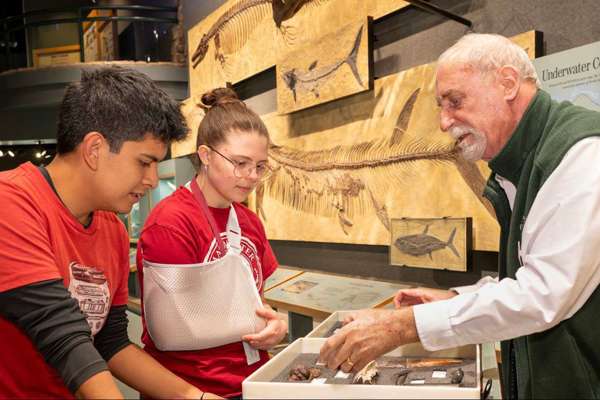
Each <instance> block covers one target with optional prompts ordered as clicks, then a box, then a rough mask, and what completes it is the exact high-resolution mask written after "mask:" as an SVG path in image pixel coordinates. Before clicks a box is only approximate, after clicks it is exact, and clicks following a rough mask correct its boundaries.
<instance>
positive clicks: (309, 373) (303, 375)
mask: <svg viewBox="0 0 600 400" xmlns="http://www.w3.org/2000/svg"><path fill="white" fill-rule="evenodd" d="M319 376H321V370H320V369H319V368H316V367H311V368H308V367H306V366H305V365H304V364H298V365H296V366H295V367H294V368H292V369H291V370H290V373H289V377H288V381H290V382H297V381H310V380H312V379H314V378H318V377H319Z"/></svg>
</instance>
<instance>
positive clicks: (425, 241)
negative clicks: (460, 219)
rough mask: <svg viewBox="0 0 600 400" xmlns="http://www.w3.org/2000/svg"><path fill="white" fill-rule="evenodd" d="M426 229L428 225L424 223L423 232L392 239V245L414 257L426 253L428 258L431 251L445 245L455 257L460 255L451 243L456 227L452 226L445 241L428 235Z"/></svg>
mask: <svg viewBox="0 0 600 400" xmlns="http://www.w3.org/2000/svg"><path fill="white" fill-rule="evenodd" d="M428 229H429V225H426V226H425V230H424V231H423V233H419V234H416V235H406V236H400V237H398V238H397V239H396V241H394V246H396V247H397V248H398V249H399V250H400V251H401V252H403V253H405V254H409V255H411V256H416V257H419V256H423V255H425V254H428V255H429V258H431V253H432V252H434V251H437V250H442V249H445V248H446V247H447V248H449V249H450V250H451V251H452V252H453V253H454V255H456V257H460V255H459V254H458V250H456V247H454V243H453V241H454V235H456V228H454V229H453V230H452V233H450V237H449V238H448V241H447V242H444V241H442V240H440V239H438V238H436V237H435V236H431V235H428V234H427V230H428Z"/></svg>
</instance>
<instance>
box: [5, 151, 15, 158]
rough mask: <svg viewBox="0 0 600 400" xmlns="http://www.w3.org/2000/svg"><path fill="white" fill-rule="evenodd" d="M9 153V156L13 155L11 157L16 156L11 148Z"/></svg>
mask: <svg viewBox="0 0 600 400" xmlns="http://www.w3.org/2000/svg"><path fill="white" fill-rule="evenodd" d="M7 153H8V155H9V156H11V157H14V156H15V153H13V152H12V150H9V151H7Z"/></svg>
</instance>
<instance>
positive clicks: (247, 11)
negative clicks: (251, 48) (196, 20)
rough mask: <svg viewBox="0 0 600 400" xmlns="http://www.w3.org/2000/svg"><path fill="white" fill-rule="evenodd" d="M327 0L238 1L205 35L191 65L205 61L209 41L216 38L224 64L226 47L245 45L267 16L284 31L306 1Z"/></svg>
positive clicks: (235, 47) (215, 42) (232, 50)
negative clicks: (285, 24) (289, 20)
mask: <svg viewBox="0 0 600 400" xmlns="http://www.w3.org/2000/svg"><path fill="white" fill-rule="evenodd" d="M325 1H327V0H241V1H238V2H237V3H235V4H234V5H233V6H232V7H231V8H230V9H228V10H227V11H225V13H224V14H223V15H221V17H220V18H219V19H218V20H217V21H216V22H215V23H214V24H213V25H212V26H211V27H210V28H209V29H208V31H207V32H206V33H205V34H204V35H202V38H201V39H200V42H199V43H198V46H197V47H196V50H195V51H194V54H192V63H193V64H192V65H193V68H196V67H197V66H198V64H200V63H201V62H202V60H204V57H205V56H206V53H207V52H208V48H209V44H210V41H211V40H213V41H214V45H215V58H216V59H217V60H218V61H219V62H220V63H221V65H223V64H225V61H226V59H225V52H224V51H223V50H222V48H223V47H228V48H229V49H230V52H235V51H237V50H239V49H240V48H242V47H243V46H244V44H245V43H246V41H247V40H248V37H249V36H250V34H251V33H252V31H253V30H254V29H255V28H256V26H257V25H258V24H259V23H260V21H262V20H263V19H264V18H265V17H268V16H272V17H273V20H274V22H275V25H276V27H277V28H278V29H279V30H280V31H281V32H282V33H283V34H285V29H284V27H283V25H282V24H283V22H284V21H286V20H288V19H290V18H292V17H293V16H294V15H296V13H298V11H299V10H300V9H302V8H303V7H304V6H305V5H307V4H309V3H310V4H314V5H319V4H321V3H323V2H325Z"/></svg>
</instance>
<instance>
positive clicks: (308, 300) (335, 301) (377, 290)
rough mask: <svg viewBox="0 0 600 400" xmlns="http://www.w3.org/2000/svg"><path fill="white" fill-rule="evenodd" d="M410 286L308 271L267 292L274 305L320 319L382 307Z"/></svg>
mask: <svg viewBox="0 0 600 400" xmlns="http://www.w3.org/2000/svg"><path fill="white" fill-rule="evenodd" d="M408 287H410V286H409V285H401V284H397V283H389V282H382V281H373V280H366V279H357V278H350V277H346V276H337V275H329V274H321V273H317V272H305V273H303V274H301V275H298V276H296V277H294V278H292V279H290V280H288V281H286V282H285V283H283V284H281V285H278V286H276V287H274V288H272V289H271V290H268V291H266V292H265V300H266V301H267V302H268V303H269V304H270V305H271V306H272V307H274V308H277V309H284V310H287V311H291V312H294V313H297V314H302V315H306V316H309V317H312V318H315V319H317V320H323V319H325V318H327V317H328V316H329V315H330V314H331V313H333V312H335V311H337V310H360V309H364V308H376V307H383V306H385V305H386V304H387V303H389V302H390V301H392V299H393V297H394V295H395V294H396V292H397V291H398V290H400V289H405V288H408Z"/></svg>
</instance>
